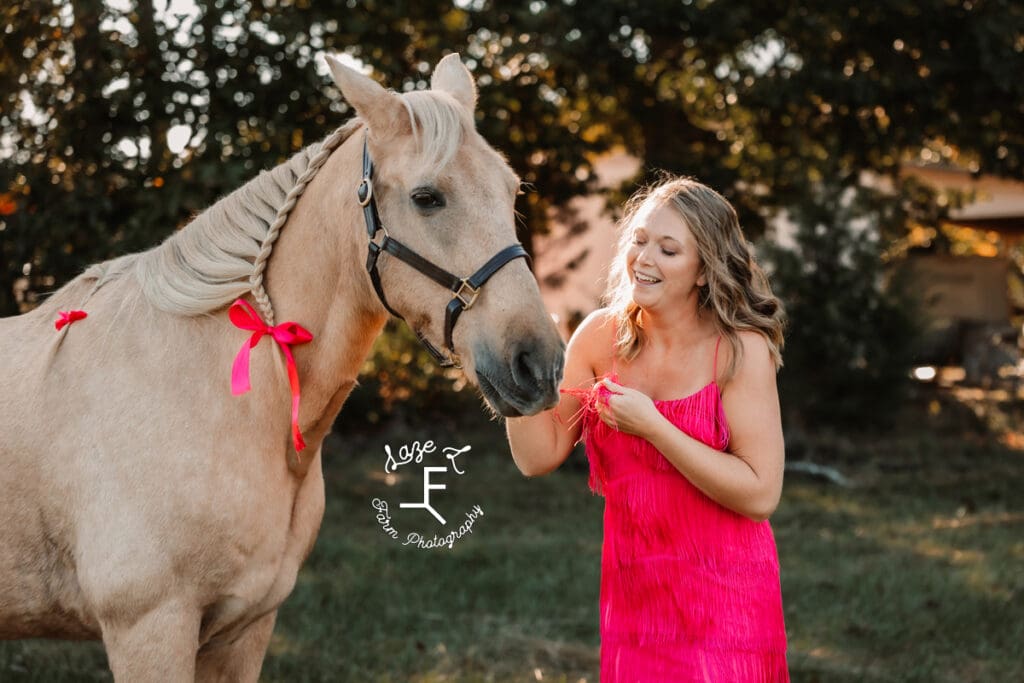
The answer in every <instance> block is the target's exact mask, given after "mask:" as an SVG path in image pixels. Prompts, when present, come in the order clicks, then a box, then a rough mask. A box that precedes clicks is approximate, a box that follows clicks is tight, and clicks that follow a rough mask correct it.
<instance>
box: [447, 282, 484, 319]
mask: <svg viewBox="0 0 1024 683" xmlns="http://www.w3.org/2000/svg"><path fill="white" fill-rule="evenodd" d="M465 290H469V296H468V298H467V296H466V295H465V294H463V291H465ZM479 295H480V289H479V288H477V287H474V286H473V285H471V284H469V281H468V280H466V278H462V279H461V280H460V281H459V288H458V289H457V290H455V293H454V294H453V295H452V298H453V299H458V300H459V301H461V302H462V308H463V309H464V310H467V311H468V310H469V309H470V308H472V307H473V304H474V303H475V302H476V298H477V296H479Z"/></svg>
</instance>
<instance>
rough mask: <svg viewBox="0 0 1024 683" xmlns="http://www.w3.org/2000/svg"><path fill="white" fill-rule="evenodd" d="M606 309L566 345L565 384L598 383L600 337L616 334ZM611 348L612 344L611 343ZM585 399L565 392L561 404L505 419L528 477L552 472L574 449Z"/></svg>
mask: <svg viewBox="0 0 1024 683" xmlns="http://www.w3.org/2000/svg"><path fill="white" fill-rule="evenodd" d="M606 321H608V316H607V313H606V312H605V311H604V309H601V310H598V311H595V312H593V313H591V314H590V315H589V316H588V317H587V318H586V319H585V320H584V321H583V322H582V323H580V326H579V327H577V328H576V331H575V332H574V333H573V335H572V338H571V339H570V340H569V344H568V346H567V347H566V349H565V372H564V374H563V376H562V384H561V388H572V389H590V388H591V387H592V386H593V383H594V374H595V373H594V369H593V363H592V361H591V359H592V358H593V355H592V354H593V351H594V349H596V348H598V345H599V344H600V339H603V338H607V339H608V340H609V342H608V344H609V345H610V344H611V341H610V340H611V339H612V336H611V334H610V333H609V332H608V331H607V327H609V326H610V323H609V325H605V323H606ZM609 348H610V346H609ZM580 408H581V403H580V400H579V399H578V398H576V397H575V396H573V395H572V394H565V393H563V394H561V399H560V400H559V402H558V405H557V406H555V407H554V408H552V409H551V410H545V411H544V412H542V413H538V414H536V415H532V416H530V417H510V418H508V419H507V420H505V429H506V432H507V434H508V443H509V447H510V448H511V450H512V459H513V460H514V461H515V463H516V466H518V467H519V471H520V472H522V473H523V474H525V475H526V476H528V477H535V476H539V475H542V474H548V473H549V472H552V471H554V470H556V469H557V468H558V466H559V465H561V464H562V463H563V462H565V459H566V458H567V457H569V453H571V452H572V447H573V445H575V443H576V442H577V441H578V440H579V438H580V432H581V429H582V426H581V424H580V423H581V421H582V417H581V416H580V415H578V414H577V413H578V412H579V410H580Z"/></svg>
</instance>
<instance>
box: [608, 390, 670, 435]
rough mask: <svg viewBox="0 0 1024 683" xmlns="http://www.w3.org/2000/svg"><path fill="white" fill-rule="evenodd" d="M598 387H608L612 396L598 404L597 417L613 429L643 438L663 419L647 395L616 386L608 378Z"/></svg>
mask: <svg viewBox="0 0 1024 683" xmlns="http://www.w3.org/2000/svg"><path fill="white" fill-rule="evenodd" d="M598 385H603V386H604V387H606V388H607V389H608V391H609V392H611V395H610V396H607V402H605V401H604V400H599V401H598V402H597V416H598V417H599V418H601V421H602V422H604V423H605V424H606V425H608V426H609V427H611V428H612V429H617V430H619V431H620V432H625V433H626V434H635V435H636V436H641V437H643V436H645V435H646V434H648V433H649V432H650V430H651V426H652V425H653V424H654V421H655V420H657V419H658V418H659V417H661V413H660V412H658V408H657V407H656V406H655V405H654V401H652V400H651V397H650V396H648V395H647V394H644V393H641V392H639V391H637V390H636V389H630V388H629V387H624V386H622V385H621V384H616V383H615V382H613V381H612V380H610V379H608V378H605V379H603V380H601V381H600V382H598Z"/></svg>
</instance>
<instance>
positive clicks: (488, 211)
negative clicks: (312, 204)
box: [328, 55, 564, 417]
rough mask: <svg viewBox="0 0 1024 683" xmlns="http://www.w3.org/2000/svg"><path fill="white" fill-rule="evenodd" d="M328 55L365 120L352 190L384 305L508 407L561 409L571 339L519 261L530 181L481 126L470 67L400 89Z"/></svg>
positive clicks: (450, 66)
mask: <svg viewBox="0 0 1024 683" xmlns="http://www.w3.org/2000/svg"><path fill="white" fill-rule="evenodd" d="M328 64H329V66H330V69H331V73H332V75H333V77H334V81H335V83H336V84H337V85H338V87H339V88H340V89H341V92H342V94H343V95H344V97H345V98H346V100H348V102H349V103H351V104H352V106H353V107H354V109H355V111H356V114H357V115H358V116H359V118H360V119H362V121H363V122H364V124H365V126H366V135H365V139H364V140H365V141H364V152H363V154H364V174H363V175H364V177H363V178H359V179H356V178H353V179H352V180H351V181H350V182H348V183H343V187H344V188H345V191H351V192H357V190H358V192H359V202H360V204H361V205H362V206H363V207H364V214H365V220H366V223H367V225H368V231H367V239H368V242H367V249H368V251H369V252H370V254H371V258H370V262H371V263H370V264H368V270H369V273H368V277H370V278H371V279H372V280H374V287H375V289H376V291H377V293H378V297H379V298H380V300H381V304H382V305H383V306H384V307H386V308H387V309H388V310H390V311H391V312H392V313H394V314H396V315H399V316H400V317H402V318H404V319H405V320H406V321H407V322H408V324H409V325H410V327H411V328H412V329H413V331H415V332H416V334H417V336H419V337H420V339H421V340H422V341H423V342H424V343H425V344H426V345H427V347H428V348H429V349H431V351H432V353H434V355H435V357H437V358H439V359H444V358H450V359H452V360H451V362H452V363H459V364H461V367H462V368H463V370H464V371H465V373H466V376H467V377H468V379H469V380H470V381H471V382H473V383H474V384H475V385H476V386H477V387H479V389H480V391H481V393H482V394H483V397H484V399H485V400H486V401H487V403H488V404H489V405H490V407H491V408H492V409H493V410H494V411H496V412H497V413H500V414H501V415H504V416H506V417H517V416H520V415H532V414H535V413H537V412H540V411H541V410H545V409H548V408H551V407H552V406H554V405H555V404H557V402H558V385H559V382H560V381H561V376H562V364H563V356H564V344H563V342H562V340H561V338H560V336H559V334H558V331H557V329H556V328H555V326H554V324H553V322H552V321H551V319H550V317H549V316H548V314H547V313H546V311H545V310H544V306H543V303H542V301H541V298H540V291H539V289H538V287H537V282H536V279H535V278H534V277H533V274H532V273H531V271H530V268H529V265H528V261H527V260H526V259H525V258H520V257H522V256H525V251H524V250H523V249H522V247H521V246H519V245H518V241H517V239H516V230H515V208H514V205H515V197H516V194H517V193H518V191H519V179H518V177H517V176H516V174H515V173H513V171H512V169H511V168H510V167H509V165H508V163H506V161H505V159H504V158H503V157H502V156H501V155H500V154H499V153H498V152H497V151H495V150H494V149H493V148H492V147H491V146H490V145H489V144H488V143H487V142H486V141H485V140H484V139H483V137H482V136H481V135H480V134H479V133H478V132H477V130H476V127H475V124H474V112H475V109H476V99H477V96H476V86H475V84H474V82H473V78H472V76H471V75H470V73H469V70H468V69H466V67H465V66H464V65H463V64H462V62H461V61H460V60H459V58H458V56H457V55H448V56H447V57H445V58H444V59H442V60H441V61H440V62H439V63H438V65H437V67H436V69H435V71H434V74H433V77H432V78H431V89H430V90H421V91H413V92H408V93H405V94H398V93H395V92H390V91H387V90H385V89H384V88H383V87H382V86H380V85H379V84H378V83H376V82H375V81H374V80H372V79H371V78H369V77H367V76H365V75H363V74H361V73H359V72H357V71H355V70H353V69H351V68H349V67H347V66H345V65H344V64H342V63H341V62H339V61H338V60H336V59H334V58H332V57H328ZM371 163H372V166H371V165H370V164H371ZM371 169H372V170H371ZM438 349H444V350H445V351H444V352H443V353H442V352H440V351H438Z"/></svg>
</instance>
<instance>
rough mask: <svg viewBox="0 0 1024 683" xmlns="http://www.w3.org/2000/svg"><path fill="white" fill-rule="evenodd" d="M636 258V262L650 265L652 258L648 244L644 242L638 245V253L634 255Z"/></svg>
mask: <svg viewBox="0 0 1024 683" xmlns="http://www.w3.org/2000/svg"><path fill="white" fill-rule="evenodd" d="M636 260H637V263H642V264H644V265H650V264H651V263H653V259H652V258H651V247H650V245H649V244H645V245H644V246H642V247H640V253H638V254H637V255H636Z"/></svg>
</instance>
